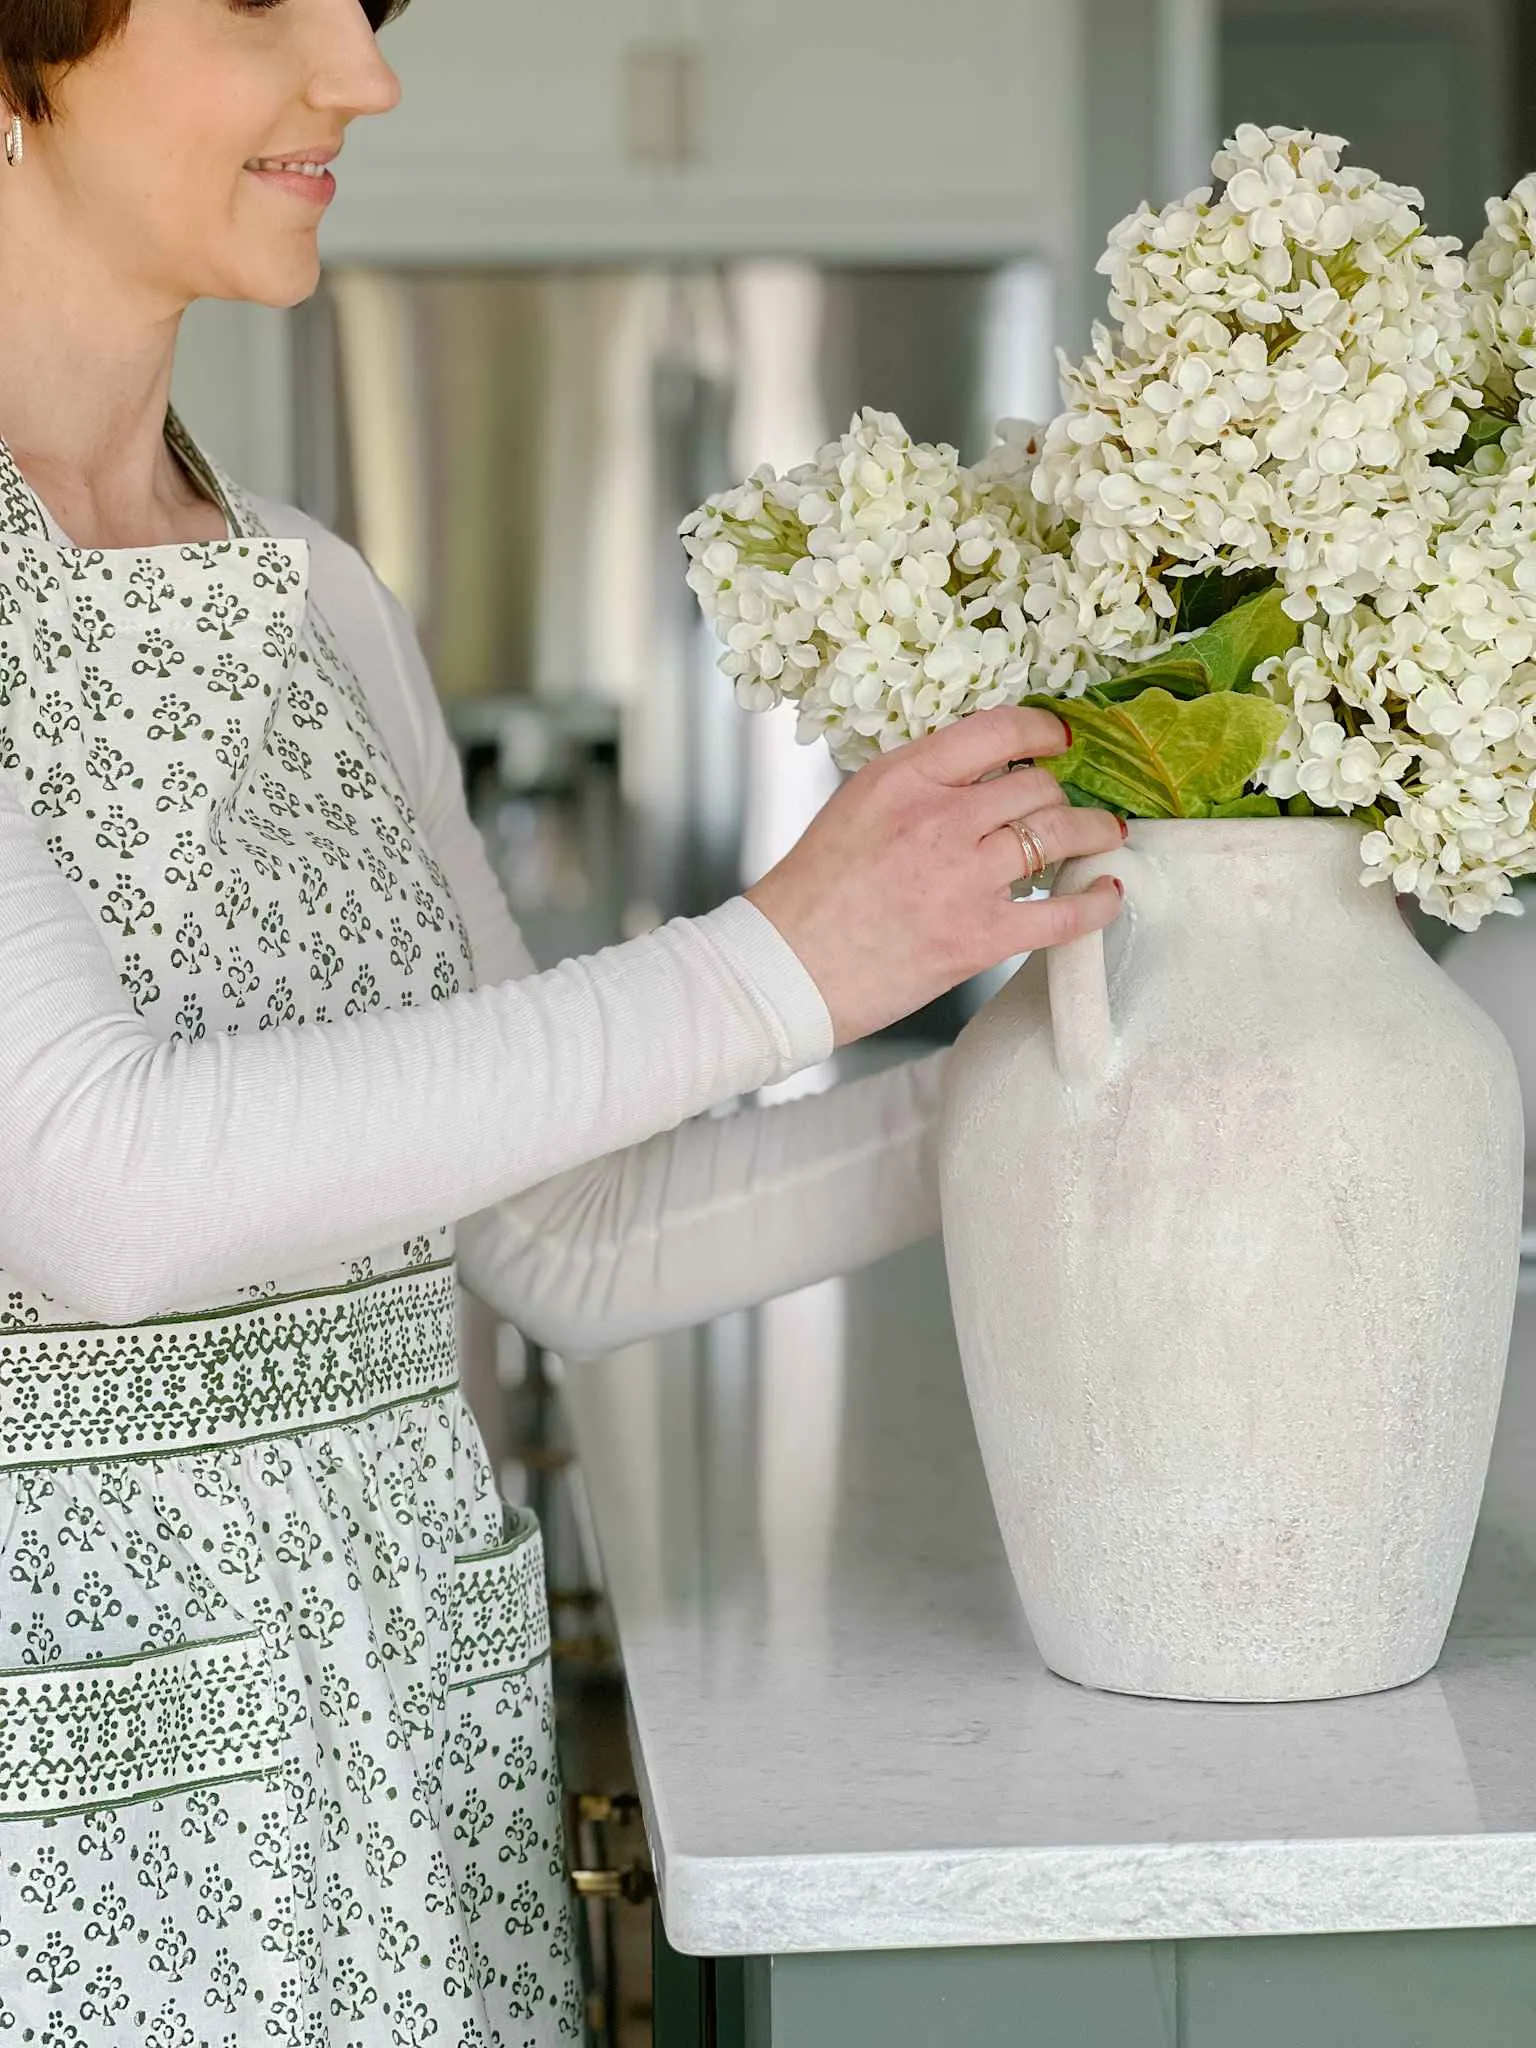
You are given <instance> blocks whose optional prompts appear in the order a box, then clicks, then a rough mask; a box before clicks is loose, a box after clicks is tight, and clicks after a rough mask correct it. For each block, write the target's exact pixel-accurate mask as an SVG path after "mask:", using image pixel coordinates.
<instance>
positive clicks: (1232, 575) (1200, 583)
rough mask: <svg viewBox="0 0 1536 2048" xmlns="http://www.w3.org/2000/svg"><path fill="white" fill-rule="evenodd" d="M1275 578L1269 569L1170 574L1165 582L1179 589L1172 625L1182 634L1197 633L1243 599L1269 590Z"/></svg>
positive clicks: (1217, 570) (1212, 570)
mask: <svg viewBox="0 0 1536 2048" xmlns="http://www.w3.org/2000/svg"><path fill="white" fill-rule="evenodd" d="M1274 580H1275V579H1274V571H1273V570H1271V569H1230V570H1226V571H1223V570H1221V569H1208V570H1207V571H1206V572H1205V574H1204V575H1202V576H1179V577H1170V578H1169V579H1168V585H1169V586H1171V587H1175V588H1176V589H1177V591H1178V612H1177V614H1176V617H1175V621H1174V623H1175V626H1176V628H1177V630H1178V631H1179V632H1181V633H1198V632H1199V631H1200V630H1201V628H1202V627H1204V626H1209V625H1211V624H1213V623H1214V621H1215V620H1217V619H1219V618H1220V617H1221V616H1222V614H1223V613H1224V612H1229V611H1231V610H1232V609H1233V608H1234V606H1236V605H1240V604H1241V603H1242V602H1243V600H1244V599H1245V598H1249V597H1254V596H1256V595H1257V594H1258V593H1259V592H1260V591H1261V590H1268V588H1269V586H1270V585H1271V583H1273V581H1274Z"/></svg>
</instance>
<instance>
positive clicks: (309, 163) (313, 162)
mask: <svg viewBox="0 0 1536 2048" xmlns="http://www.w3.org/2000/svg"><path fill="white" fill-rule="evenodd" d="M338 155H340V151H339V150H335V149H313V150H305V151H303V152H301V153H299V154H297V155H294V156H255V157H252V158H251V160H250V162H249V163H248V164H247V165H246V167H245V168H246V169H247V170H248V171H250V172H251V173H252V175H253V176H255V177H258V178H260V179H261V181H262V183H263V184H264V185H274V186H278V187H280V188H281V189H282V190H283V191H285V192H291V193H293V195H294V197H295V198H297V199H302V200H305V201H306V202H307V203H308V204H309V205H311V206H328V205H329V204H330V202H331V200H332V199H333V198H334V197H335V196H336V180H335V178H334V177H332V175H331V173H330V171H329V170H328V169H327V168H326V166H327V165H328V164H331V163H334V162H335V160H336V158H337V156H338Z"/></svg>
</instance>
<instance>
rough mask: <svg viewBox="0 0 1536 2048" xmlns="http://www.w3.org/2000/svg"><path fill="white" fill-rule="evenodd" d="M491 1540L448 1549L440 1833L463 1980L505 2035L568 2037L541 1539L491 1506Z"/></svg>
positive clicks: (569, 1950)
mask: <svg viewBox="0 0 1536 2048" xmlns="http://www.w3.org/2000/svg"><path fill="white" fill-rule="evenodd" d="M505 1515H506V1521H505V1537H504V1540H503V1541H502V1542H501V1543H499V1544H497V1545H496V1546H495V1548H494V1549H491V1550H482V1551H470V1552H467V1553H465V1554H463V1555H461V1556H459V1557H457V1558H456V1559H455V1560H454V1565H453V1578H452V1583H451V1586H450V1589H449V1603H450V1604H449V1615H450V1627H451V1631H452V1651H453V1657H452V1666H451V1671H450V1678H449V1693H448V1727H447V1739H446V1742H445V1744H444V1750H443V1772H442V1795H443V1807H442V1811H443V1843H444V1847H445V1849H446V1851H447V1854H448V1860H449V1864H450V1866H451V1868H452V1871H453V1877H454V1882H455V1884H456V1886H457V1889H458V1894H459V1903H460V1906H461V1908H462V1911H463V1915H464V1922H465V1928H466V1932H467V1935H468V1938H469V1946H470V1952H471V1956H472V1959H473V1967H474V1971H475V1975H476V1979H477V1981H478V1983H479V1985H480V1987H481V1989H482V1991H483V1992H484V1994H485V1999H486V2004H487V2006H488V2008H489V2009H490V2010H491V2011H492V2013H494V2014H495V2015H496V2018H497V2021H498V2023H499V2024H500V2025H501V2026H502V2028H503V2031H504V2033H505V2035H506V2036H507V2037H509V2038H512V2039H517V2040H523V2039H530V2040H531V2039H537V2040H539V2041H541V2042H542V2041H553V2040H555V2039H560V2040H565V2039H571V2040H575V2039H578V2038H579V2037H580V2032H581V2020H580V1994H579V1990H578V1988H577V1979H576V1970H575V1942H574V1937H573V1926H572V1919H571V1905H570V1895H569V1891H568V1889H567V1880H566V1863H565V1841H564V1831H563V1827H562V1816H561V1797H560V1772H559V1766H558V1764H557V1762H556V1758H555V1717H554V1707H553V1702H552V1700H551V1697H550V1666H549V1607H548V1603H547V1601H546V1599H545V1593H544V1545H543V1540H542V1538H541V1537H540V1534H539V1525H538V1522H537V1521H536V1519H535V1518H534V1516H532V1515H531V1514H529V1513H528V1512H527V1511H526V1510H524V1509H517V1508H510V1507H509V1508H507V1509H506V1510H505Z"/></svg>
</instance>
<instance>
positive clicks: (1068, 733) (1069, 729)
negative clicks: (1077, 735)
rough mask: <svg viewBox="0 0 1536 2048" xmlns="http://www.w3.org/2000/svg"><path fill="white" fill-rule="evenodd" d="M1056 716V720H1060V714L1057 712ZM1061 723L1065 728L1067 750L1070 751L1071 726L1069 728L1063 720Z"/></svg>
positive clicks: (1062, 719)
mask: <svg viewBox="0 0 1536 2048" xmlns="http://www.w3.org/2000/svg"><path fill="white" fill-rule="evenodd" d="M1056 716H1057V717H1058V718H1061V713H1060V712H1059V711H1058V712H1057V714H1056ZM1061 722H1062V724H1063V725H1064V726H1066V732H1067V746H1068V748H1069V749H1070V748H1071V745H1072V728H1071V726H1070V725H1067V721H1066V720H1065V719H1064V718H1061Z"/></svg>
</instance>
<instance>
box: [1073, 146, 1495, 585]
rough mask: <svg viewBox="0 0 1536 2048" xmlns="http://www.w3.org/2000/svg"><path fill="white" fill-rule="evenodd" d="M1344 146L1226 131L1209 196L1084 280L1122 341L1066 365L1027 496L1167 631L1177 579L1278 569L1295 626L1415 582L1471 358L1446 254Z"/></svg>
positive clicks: (1411, 201) (1159, 217) (1469, 393)
mask: <svg viewBox="0 0 1536 2048" xmlns="http://www.w3.org/2000/svg"><path fill="white" fill-rule="evenodd" d="M1343 146H1344V145H1343V144H1342V142H1340V141H1339V140H1338V139H1337V138H1336V137H1333V136H1320V135H1311V134H1307V133H1300V132H1296V131H1292V130H1289V129H1282V128H1275V129H1267V130H1266V129H1262V128H1256V127H1251V126H1249V127H1244V128H1240V129H1239V130H1238V132H1237V136H1236V138H1235V139H1234V140H1233V141H1232V142H1231V143H1229V144H1228V146H1227V147H1226V148H1225V149H1224V150H1223V151H1222V152H1221V153H1220V154H1219V155H1218V156H1217V158H1216V159H1215V162H1214V164H1213V166H1212V169H1213V171H1214V172H1215V174H1216V176H1217V177H1218V178H1220V179H1222V180H1224V181H1225V182H1224V185H1223V187H1222V190H1221V194H1220V197H1219V198H1218V197H1214V196H1213V193H1212V190H1211V189H1210V188H1203V189H1202V190H1200V191H1198V192H1195V193H1192V194H1191V195H1190V196H1189V198H1187V199H1184V200H1181V201H1179V202H1178V203H1177V204H1175V205H1172V206H1166V207H1164V208H1163V209H1162V211H1161V212H1153V211H1152V210H1151V209H1150V208H1148V207H1142V208H1141V209H1140V210H1139V211H1137V212H1136V213H1134V214H1132V215H1131V216H1130V217H1129V218H1128V219H1127V220H1125V221H1122V222H1121V224H1120V225H1119V227H1117V228H1116V229H1115V230H1114V233H1113V235H1112V237H1111V240H1110V246H1109V248H1108V250H1107V251H1106V253H1105V255H1104V257H1103V258H1102V260H1101V262H1100V264H1099V268H1100V270H1101V271H1103V272H1105V273H1106V274H1107V275H1108V278H1109V309H1110V314H1111V316H1112V318H1113V319H1114V320H1115V321H1117V322H1118V328H1117V330H1115V331H1111V330H1109V329H1107V328H1104V327H1098V328H1096V329H1095V331H1094V340H1093V347H1092V349H1091V350H1090V352H1089V354H1088V355H1087V356H1086V357H1085V358H1084V360H1083V361H1082V362H1081V363H1078V364H1075V365H1074V364H1070V363H1065V362H1064V363H1063V366H1062V367H1063V392H1064V396H1065V398H1066V405H1065V408H1064V410H1063V411H1062V412H1061V413H1060V414H1059V415H1058V416H1057V418H1056V419H1054V420H1053V421H1052V422H1051V425H1050V428H1049V430H1048V432H1047V434H1046V439H1045V447H1044V450H1043V452H1042V456H1041V460H1040V463H1039V466H1038V468H1037V469H1036V471H1035V476H1034V488H1035V490H1036V491H1037V493H1038V494H1039V495H1040V497H1041V499H1042V500H1043V502H1044V503H1045V504H1046V505H1047V506H1048V507H1049V508H1050V509H1051V510H1052V511H1054V512H1055V513H1056V515H1057V516H1058V517H1060V518H1063V519H1066V520H1069V521H1071V522H1072V523H1073V525H1074V526H1075V528H1076V533H1075V538H1074V541H1073V552H1074V554H1075V556H1077V557H1078V558H1079V559H1081V560H1083V561H1084V562H1086V563H1091V564H1093V565H1095V566H1101V567H1103V568H1104V569H1105V570H1107V571H1110V572H1112V573H1113V574H1114V575H1115V576H1116V577H1117V579H1118V580H1119V582H1120V584H1121V585H1122V586H1123V587H1124V589H1125V591H1126V592H1127V594H1128V595H1129V596H1131V597H1132V599H1133V601H1136V600H1139V601H1141V602H1144V603H1145V604H1147V605H1150V606H1151V607H1152V608H1153V609H1154V610H1157V611H1158V612H1160V613H1161V614H1162V615H1163V616H1165V617H1171V616H1172V614H1173V598H1172V593H1171V590H1170V581H1171V580H1172V579H1173V578H1176V577H1177V576H1178V575H1179V574H1180V573H1186V572H1189V571H1195V572H1199V571H1204V570H1211V569H1221V568H1224V567H1227V566H1229V565H1230V564H1232V563H1234V562H1240V563H1241V564H1242V565H1243V566H1244V567H1245V568H1248V569H1272V570H1273V571H1274V572H1275V573H1276V574H1277V575H1278V576H1279V577H1280V578H1281V579H1282V581H1283V582H1284V584H1285V586H1286V591H1287V608H1288V609H1289V610H1290V611H1291V612H1292V614H1293V616H1295V617H1296V618H1299V619H1301V618H1307V617H1309V616H1311V615H1312V614H1313V613H1314V612H1315V611H1318V610H1321V611H1323V612H1325V613H1333V614H1338V613H1345V612H1348V611H1349V610H1351V609H1352V607H1353V606H1354V604H1355V602H1356V601H1357V600H1358V599H1359V598H1361V597H1365V596H1368V595H1370V594H1371V593H1372V592H1374V591H1376V590H1378V589H1379V588H1380V587H1381V585H1382V583H1383V582H1384V581H1396V582H1398V583H1400V584H1402V585H1404V586H1405V587H1409V586H1411V584H1412V583H1413V581H1414V580H1415V577H1416V573H1417V570H1418V568H1419V564H1420V532H1421V524H1422V522H1421V521H1420V520H1419V519H1418V518H1417V517H1415V512H1414V499H1415V495H1416V493H1417V492H1418V491H1420V490H1422V489H1424V488H1426V487H1427V486H1428V485H1429V484H1430V483H1431V481H1432V479H1433V478H1434V475H1435V471H1434V469H1433V467H1432V460H1433V458H1434V457H1435V456H1444V455H1447V454H1450V453H1452V452H1454V450H1455V449H1456V448H1457V447H1458V446H1459V445H1460V443H1461V440H1462V437H1463V435H1464V434H1465V432H1466V428H1467V420H1468V413H1469V411H1470V409H1471V408H1472V407H1474V406H1475V405H1477V403H1478V402H1479V398H1480V389H1479V379H1478V373H1479V371H1480V369H1481V366H1482V362H1483V350H1482V348H1481V347H1480V345H1479V343H1478V341H1477V338H1476V336H1475V335H1474V334H1473V332H1472V330H1471V326H1470V323H1469V319H1468V307H1467V303H1466V295H1465V290H1464V284H1465V272H1464V265H1463V263H1462V261H1461V259H1460V258H1459V257H1458V256H1457V255H1456V254H1454V251H1455V248H1456V244H1455V243H1454V242H1453V241H1451V240H1449V239H1444V238H1436V237H1434V236H1430V235H1427V234H1425V233H1424V232H1423V226H1422V222H1421V220H1420V218H1419V213H1418V208H1419V207H1420V206H1421V205H1422V200H1421V199H1420V196H1419V194H1418V193H1417V192H1413V191H1409V190H1407V189H1405V188H1402V187H1399V186H1396V185H1390V184H1388V183H1387V182H1386V181H1385V180H1383V179H1381V178H1379V177H1377V176H1376V174H1375V173H1374V172H1371V171H1365V170H1356V169H1353V168H1345V167H1344V166H1343V165H1342V164H1341V162H1340V153H1341V151H1342V149H1343ZM1174 587H1175V588H1176V584H1175V585H1174Z"/></svg>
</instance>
